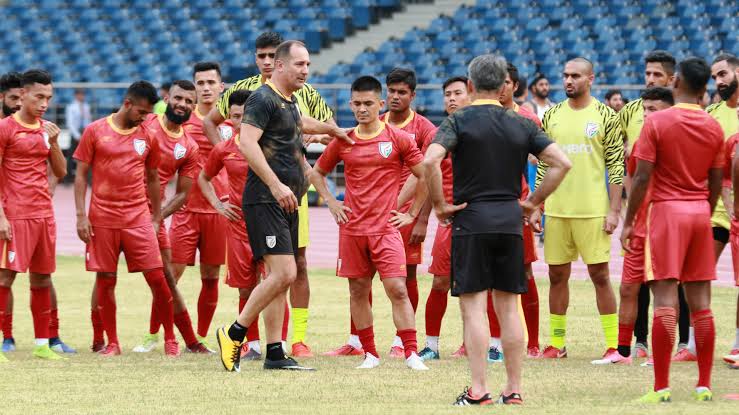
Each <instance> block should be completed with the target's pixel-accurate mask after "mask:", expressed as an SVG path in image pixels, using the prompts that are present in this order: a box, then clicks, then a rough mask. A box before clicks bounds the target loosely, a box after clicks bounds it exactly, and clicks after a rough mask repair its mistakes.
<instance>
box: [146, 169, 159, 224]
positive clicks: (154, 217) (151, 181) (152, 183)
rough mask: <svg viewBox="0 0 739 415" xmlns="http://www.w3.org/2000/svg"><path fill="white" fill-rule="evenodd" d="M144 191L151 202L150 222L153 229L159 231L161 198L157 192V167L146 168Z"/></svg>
mask: <svg viewBox="0 0 739 415" xmlns="http://www.w3.org/2000/svg"><path fill="white" fill-rule="evenodd" d="M146 193H147V195H148V196H149V202H151V222H152V223H153V224H154V231H159V223H160V222H161V221H162V200H161V197H160V193H159V169H156V168H154V169H146Z"/></svg>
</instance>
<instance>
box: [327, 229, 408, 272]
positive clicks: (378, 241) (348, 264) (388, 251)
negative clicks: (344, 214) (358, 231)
mask: <svg viewBox="0 0 739 415" xmlns="http://www.w3.org/2000/svg"><path fill="white" fill-rule="evenodd" d="M375 272H379V273H380V278H392V277H405V276H406V273H407V271H406V260H405V252H404V250H403V239H402V238H401V237H400V233H397V232H396V233H389V234H386V235H368V236H362V235H344V234H342V233H341V232H339V260H338V263H337V266H336V275H338V276H340V277H346V278H363V277H371V276H373V275H375Z"/></svg>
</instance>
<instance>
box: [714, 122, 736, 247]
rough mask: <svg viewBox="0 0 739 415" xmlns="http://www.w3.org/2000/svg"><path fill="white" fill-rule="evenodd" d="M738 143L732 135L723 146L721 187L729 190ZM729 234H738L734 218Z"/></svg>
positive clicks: (731, 186)
mask: <svg viewBox="0 0 739 415" xmlns="http://www.w3.org/2000/svg"><path fill="white" fill-rule="evenodd" d="M737 143H739V134H734V135H732V136H731V137H729V139H728V140H726V144H725V145H724V182H723V187H727V188H729V189H731V188H733V187H734V186H733V183H732V180H731V176H732V172H731V170H732V166H733V165H734V156H735V155H736V145H737ZM718 203H722V202H721V200H719V201H718ZM738 213H739V212H734V215H736V214H738ZM731 233H733V234H737V233H739V220H736V219H734V218H732V219H731Z"/></svg>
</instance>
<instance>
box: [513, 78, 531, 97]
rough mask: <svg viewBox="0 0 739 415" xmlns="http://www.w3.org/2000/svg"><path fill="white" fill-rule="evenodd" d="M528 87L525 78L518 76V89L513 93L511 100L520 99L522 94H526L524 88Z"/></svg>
mask: <svg viewBox="0 0 739 415" xmlns="http://www.w3.org/2000/svg"><path fill="white" fill-rule="evenodd" d="M527 87H528V84H527V83H526V77H525V76H523V75H519V76H518V89H516V90H515V91H513V98H520V97H522V96H523V94H525V93H526V88H527Z"/></svg>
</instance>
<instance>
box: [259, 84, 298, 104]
mask: <svg viewBox="0 0 739 415" xmlns="http://www.w3.org/2000/svg"><path fill="white" fill-rule="evenodd" d="M264 84H265V85H269V87H270V88H272V90H273V91H275V92H276V93H277V95H279V96H280V97H282V99H284V100H285V101H290V102H292V101H293V100H292V95H290V96H289V97H286V96H285V95H284V94H283V93H282V92H280V90H279V89H277V86H276V85H275V84H273V83H272V80H271V79H268V80H267V82H265V83H264Z"/></svg>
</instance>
